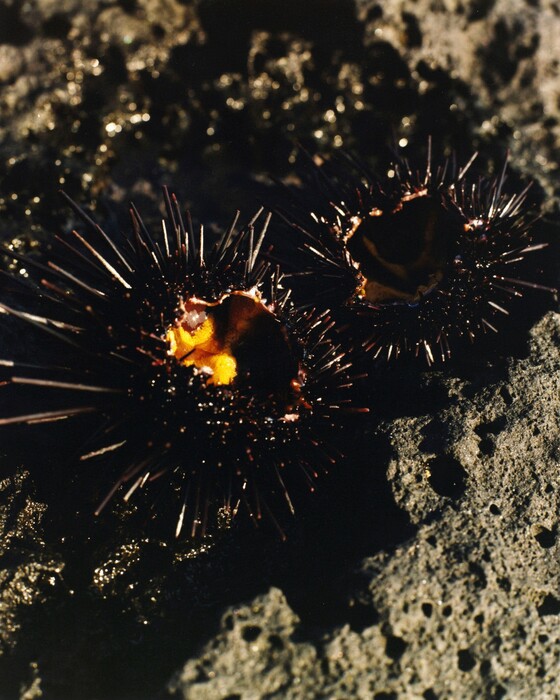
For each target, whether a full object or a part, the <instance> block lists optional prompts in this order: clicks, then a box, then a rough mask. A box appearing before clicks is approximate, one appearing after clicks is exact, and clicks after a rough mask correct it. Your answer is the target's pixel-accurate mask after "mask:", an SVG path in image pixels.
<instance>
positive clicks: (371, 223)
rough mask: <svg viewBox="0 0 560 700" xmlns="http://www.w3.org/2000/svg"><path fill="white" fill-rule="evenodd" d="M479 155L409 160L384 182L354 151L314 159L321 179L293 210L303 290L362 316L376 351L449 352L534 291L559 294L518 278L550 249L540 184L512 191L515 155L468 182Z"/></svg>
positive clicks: (290, 217) (295, 272) (365, 338)
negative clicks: (536, 230) (437, 163)
mask: <svg viewBox="0 0 560 700" xmlns="http://www.w3.org/2000/svg"><path fill="white" fill-rule="evenodd" d="M475 155H476V154H475ZM474 159H475V156H473V158H471V160H470V161H469V162H468V163H467V164H466V165H465V166H464V167H463V168H461V169H458V168H456V167H455V166H452V165H451V164H450V162H449V161H447V162H446V163H445V164H444V165H443V166H442V167H439V168H437V169H435V170H434V169H433V167H432V161H431V154H429V155H428V161H427V166H426V168H425V170H423V171H415V170H413V169H412V168H411V167H410V166H409V164H408V162H407V161H405V160H401V161H398V162H396V163H394V164H393V165H392V166H391V169H390V176H387V177H384V178H382V179H381V178H377V177H374V176H373V175H372V174H371V173H369V172H368V171H367V170H366V169H365V168H364V167H363V166H362V165H361V164H360V163H358V162H357V161H355V160H354V159H353V158H352V157H350V156H347V157H346V158H344V157H342V158H338V159H335V160H334V161H319V162H315V163H314V164H313V167H312V168H311V173H312V178H313V179H314V183H313V184H312V185H311V186H310V187H304V188H303V190H300V191H299V192H298V193H297V194H296V198H295V200H293V201H294V202H295V203H293V204H292V206H291V208H289V209H288V211H284V212H282V215H283V218H284V219H285V221H286V222H287V223H288V224H289V225H290V226H291V227H292V228H294V229H296V230H297V232H298V240H299V251H300V257H299V265H300V268H301V267H305V268H306V269H305V270H304V271H303V272H302V270H301V269H295V268H293V267H292V271H291V274H290V275H289V276H290V277H291V278H292V280H293V281H294V283H295V284H296V287H297V289H298V291H299V292H300V293H301V296H302V298H303V299H305V297H306V296H307V297H308V298H312V299H313V304H314V305H321V304H324V305H326V306H332V307H333V308H334V307H337V306H340V305H342V306H344V307H346V308H347V309H350V310H352V311H353V312H355V315H356V316H358V317H359V323H358V324H357V325H359V326H360V327H361V342H362V344H363V347H364V348H365V349H366V350H367V351H368V352H370V353H372V354H373V355H374V356H375V357H380V356H385V357H386V358H391V357H396V356H398V355H400V354H402V353H413V354H415V355H423V356H424V357H425V358H426V360H427V362H428V364H432V363H433V362H434V361H436V360H437V359H441V360H445V359H448V358H449V357H450V355H451V349H452V347H453V345H454V344H455V343H457V342H458V341H460V340H461V339H467V340H468V341H473V340H474V339H475V337H476V336H478V335H479V334H480V333H483V332H486V331H488V330H490V331H496V330H497V329H496V322H495V321H494V318H495V317H496V316H499V315H504V316H505V315H508V314H509V311H508V309H507V302H508V300H510V299H511V298H512V297H517V296H521V293H522V290H523V288H527V287H530V288H533V289H542V290H547V291H554V290H551V289H549V288H548V287H545V286H543V285H539V284H537V283H535V282H532V281H527V280H524V279H522V278H519V277H518V276H517V274H518V273H517V271H516V267H518V266H519V264H520V263H521V262H522V261H523V260H524V258H525V256H526V255H527V254H529V253H532V252H534V251H537V250H541V249H542V248H544V247H546V245H547V244H546V243H538V242H534V241H533V240H532V236H531V227H532V225H533V224H534V223H535V220H536V219H537V218H538V216H537V215H536V214H535V212H534V211H531V208H530V207H529V206H528V205H527V194H528V190H529V186H527V187H526V188H525V189H523V190H522V191H521V192H518V193H516V194H508V193H506V191H505V179H506V165H507V163H506V164H504V168H503V170H502V172H501V173H500V174H499V175H497V176H496V177H492V178H478V179H473V180H469V177H468V175H469V169H470V168H471V165H472V163H473V161H474ZM308 173H309V171H308ZM307 179H309V178H307ZM292 192H293V191H292ZM297 200H299V203H298V201H297ZM310 201H311V202H312V204H311V205H310ZM310 208H312V210H311V214H310ZM280 256H282V255H281V254H280ZM290 259H293V255H291V256H287V261H289V260H290ZM304 260H306V261H307V262H305V263H304V262H303V261H304ZM309 282H311V284H309Z"/></svg>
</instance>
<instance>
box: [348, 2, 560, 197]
mask: <svg viewBox="0 0 560 700" xmlns="http://www.w3.org/2000/svg"><path fill="white" fill-rule="evenodd" d="M358 7H359V12H360V16H361V17H362V18H364V20H365V22H366V36H367V37H369V38H370V39H371V40H375V39H376V38H377V39H382V40H385V41H388V42H389V43H391V44H392V45H393V46H399V47H400V48H401V50H402V51H403V54H404V55H405V56H406V58H407V63H408V65H409V66H411V67H412V71H413V75H414V72H415V71H419V77H420V79H422V77H423V76H422V73H423V72H424V71H427V73H428V74H429V72H430V71H433V70H435V71H440V70H443V71H445V72H446V73H447V74H448V75H450V76H452V77H453V78H454V79H455V80H459V81H461V82H463V83H464V84H465V85H467V86H468V90H469V92H470V94H471V95H472V96H473V98H474V99H475V100H476V101H477V102H478V103H479V104H480V105H481V106H483V108H484V109H485V110H486V111H487V114H488V118H487V119H486V120H484V122H483V123H482V124H481V125H480V128H481V129H482V130H483V131H484V132H486V133H488V134H492V133H493V134H498V133H500V132H501V131H503V130H504V129H506V130H507V132H508V136H507V141H508V145H509V147H510V149H511V151H512V154H513V155H514V158H515V162H516V163H518V165H519V167H520V168H523V170H525V172H527V173H529V174H530V175H531V177H533V178H535V179H536V180H537V181H539V182H540V183H541V184H542V185H543V186H544V187H545V189H546V190H547V194H548V195H555V196H556V197H557V196H558V192H559V186H558V182H557V181H556V178H553V177H551V175H554V174H557V173H558V157H557V153H558V146H559V139H560V125H559V123H558V99H559V97H560V82H559V78H558V75H559V71H558V62H559V60H560V59H559V55H558V26H559V22H560V6H559V4H558V2H557V1H556V0H544V1H543V2H538V1H537V2H526V1H525V0H464V1H463V0H442V1H437V0H426V1H420V2H414V3H411V2H407V1H406V0H389V1H388V2H383V3H375V2H371V0H370V1H360V2H359V3H358ZM366 40H367V39H366ZM456 108H457V109H461V108H462V105H461V104H460V103H458V104H457V107H456ZM549 201H550V200H549ZM552 201H553V200H552Z"/></svg>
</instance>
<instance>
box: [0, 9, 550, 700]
mask: <svg viewBox="0 0 560 700" xmlns="http://www.w3.org/2000/svg"><path fill="white" fill-rule="evenodd" d="M559 36H560V3H559V2H557V1H553V0H541V2H537V1H535V0H526V1H524V0H494V1H492V0H417V1H416V2H410V1H409V0H384V2H375V1H374V0H356V1H355V2H354V1H353V0H314V1H312V2H311V1H310V2H306V3H303V2H299V1H297V0H293V1H292V0H282V1H281V0H270V1H269V2H262V0H238V1H236V2H234V1H233V0H199V1H198V2H189V1H188V0H120V1H117V0H104V2H96V1H94V0H87V1H84V0H82V1H78V0H64V1H61V0H56V1H55V0H26V2H18V0H0V161H1V164H2V175H1V181H0V237H1V238H2V240H3V241H5V242H7V243H8V244H11V245H13V246H14V247H15V248H17V249H18V250H32V251H34V254H36V255H38V254H39V253H38V249H39V245H38V244H39V243H42V244H45V243H48V239H49V236H51V235H53V233H55V232H57V231H58V230H60V229H63V230H64V229H68V228H70V227H71V226H72V225H74V223H75V222H74V220H73V219H72V217H71V215H70V214H69V212H68V210H67V208H66V206H65V205H64V203H63V202H62V201H61V200H60V199H59V197H58V195H57V190H58V188H59V187H60V186H63V187H64V188H65V189H66V190H67V191H68V192H69V193H70V194H71V195H72V196H74V197H75V198H77V199H78V200H79V201H80V202H81V203H84V204H89V203H91V206H92V207H93V209H94V210H95V209H97V216H98V218H100V219H102V220H103V221H105V222H107V223H108V226H109V227H111V226H112V225H113V224H115V223H116V222H117V220H119V219H120V218H122V219H124V218H125V215H126V206H124V203H125V202H126V201H128V199H129V198H131V197H133V198H134V200H135V202H136V203H137V204H138V206H139V207H140V208H141V209H142V210H143V211H146V209H147V210H148V217H149V216H150V208H151V213H152V215H153V217H154V218H157V216H158V215H157V206H158V204H157V203H158V197H157V190H158V188H159V186H160V185H161V184H166V183H169V182H172V183H174V186H175V188H176V189H177V191H178V193H179V195H180V196H183V198H184V199H185V200H186V202H187V204H189V205H190V206H192V207H193V209H194V213H195V215H198V217H199V218H201V219H202V220H206V221H208V222H209V223H212V222H216V223H223V222H224V221H225V220H226V219H228V218H229V217H230V216H231V213H232V211H233V210H234V209H235V208H237V207H240V208H241V209H243V210H244V212H250V211H252V210H253V209H254V207H255V206H257V204H258V203H259V202H260V201H261V200H263V199H266V198H267V197H268V196H269V194H270V187H269V184H268V183H269V180H268V179H267V178H268V176H269V175H272V176H274V177H276V178H281V177H290V176H293V172H292V168H293V163H294V160H295V158H296V154H297V143H298V142H300V143H303V145H304V146H306V147H307V148H308V149H309V150H310V151H311V152H315V151H327V152H328V151H330V150H333V149H337V148H340V147H341V146H343V147H348V148H349V149H354V150H356V151H357V152H358V153H359V155H360V156H361V157H363V158H364V159H365V160H369V161H371V162H372V163H373V164H374V165H375V164H379V163H381V164H384V163H386V162H387V159H388V158H389V157H390V152H391V146H392V145H393V143H394V142H395V140H396V141H398V142H400V143H401V146H402V148H403V153H404V154H405V155H408V156H410V157H411V158H412V159H413V160H414V159H415V158H416V157H417V155H418V153H419V152H421V151H422V150H424V149H425V144H426V142H427V137H428V135H432V138H433V150H434V155H435V158H436V159H437V158H439V157H440V155H441V154H442V153H443V154H446V155H449V154H450V153H452V152H456V153H457V156H458V159H459V161H461V162H465V161H466V160H467V159H468V158H469V157H470V155H471V153H472V151H473V150H475V149H479V150H480V152H481V153H480V158H479V160H480V162H481V169H482V170H484V169H485V168H487V169H488V170H490V171H492V170H496V169H497V168H499V167H501V163H502V162H503V158H504V153H505V151H506V150H507V149H508V148H509V149H510V151H511V164H512V168H513V171H512V176H511V178H512V179H514V180H515V178H516V177H518V176H520V177H521V178H523V177H531V178H534V179H535V181H536V187H535V188H534V190H535V191H536V196H537V199H539V198H542V205H543V208H544V210H545V212H546V217H545V221H544V222H543V229H544V232H545V234H546V235H548V236H549V238H551V239H552V240H554V237H555V236H557V228H558V218H557V212H558V202H559V200H558V196H559V194H560V189H559V187H560V186H559V182H560V178H558V170H559V166H558V152H559V138H560V131H559V129H560V126H559V121H558V119H559V117H558V115H559V97H560V74H559V71H558V61H559V60H560V46H559V45H558V37H559ZM557 250H558V249H557V247H553V248H551V251H552V252H551V253H550V254H549V255H548V256H547V257H548V258H549V261H550V262H551V267H552V268H554V267H555V268H556V275H557V271H558V261H557ZM4 263H5V266H7V267H10V268H12V269H20V267H21V266H19V267H18V265H16V264H15V263H14V261H13V260H12V259H9V258H8V259H6V260H5V261H4ZM552 273H553V274H554V270H552ZM4 283H5V280H4V278H3V277H0V284H2V285H3V284H4ZM542 308H543V302H542V297H537V296H535V303H534V308H533V309H531V312H530V313H527V314H526V315H525V316H524V315H523V312H522V311H521V307H520V306H518V307H516V308H515V309H514V310H513V314H515V318H514V321H515V322H514V323H513V325H512V328H513V331H512V332H511V333H510V334H509V335H507V334H506V335H504V336H503V338H504V339H503V341H502V342H501V344H500V343H499V342H498V345H496V346H492V345H490V346H487V347H484V348H483V349H482V350H480V351H478V352H477V353H472V355H471V356H470V357H468V358H464V357H463V358H462V359H461V360H460V361H459V362H458V364H455V365H452V366H450V367H449V368H447V369H445V370H439V371H435V372H431V373H423V372H421V371H420V370H418V368H411V367H410V366H406V365H403V366H398V367H397V369H396V370H389V372H388V377H387V378H385V379H384V378H381V379H380V380H379V383H380V385H381V388H380V390H379V391H378V392H377V393H376V392H374V391H373V388H372V398H371V400H372V404H373V405H374V407H375V408H376V412H375V416H376V417H377V416H378V415H381V417H382V418H383V419H384V422H383V424H382V426H381V427H378V428H377V429H376V430H375V431H374V426H373V425H369V426H368V428H367V431H366V435H365V436H364V435H361V436H349V439H348V444H349V448H350V450H351V455H350V458H349V459H348V460H347V462H346V463H344V464H343V465H341V468H340V470H338V471H337V472H336V473H335V474H333V475H332V480H331V481H329V480H325V484H324V487H323V489H322V490H321V493H319V494H318V495H317V497H316V498H315V499H312V502H310V503H309V506H308V510H304V511H303V512H300V513H298V518H297V520H296V521H295V522H294V524H293V525H292V527H291V528H290V531H289V533H288V534H289V539H288V542H287V543H286V544H280V543H278V542H277V541H276V539H274V537H273V536H271V535H270V533H266V532H258V533H256V532H253V531H252V529H251V528H245V527H243V526H239V528H238V529H237V530H235V529H234V531H232V532H226V533H223V534H221V535H219V536H215V537H213V538H212V539H209V540H208V541H204V542H202V543H199V544H198V545H196V546H192V545H191V544H189V543H175V542H168V541H166V539H165V538H164V537H163V535H162V533H161V532H160V531H158V529H157V528H156V527H155V526H152V525H151V524H150V523H146V519H145V517H144V515H143V513H144V510H143V508H145V507H146V506H147V505H148V504H146V503H144V504H142V503H138V504H134V505H130V506H126V507H125V506H123V505H122V504H121V503H118V502H116V503H115V504H114V505H113V510H112V511H110V512H108V513H107V514H106V515H104V517H103V518H101V519H98V520H95V519H94V518H92V516H91V511H92V509H93V507H94V506H92V503H93V504H97V502H98V500H99V498H98V497H99V496H100V493H99V490H100V488H101V487H100V485H99V483H98V479H97V478H96V475H95V474H93V475H92V474H89V473H88V472H86V471H84V470H78V469H76V465H75V463H73V462H72V459H71V458H70V457H68V452H69V451H70V453H71V449H70V450H67V451H66V452H65V456H64V455H62V454H61V450H60V448H61V445H62V444H65V443H70V444H71V445H72V444H73V443H72V441H74V442H78V441H79V439H80V435H83V434H84V432H83V431H84V426H80V425H78V426H77V427H75V428H74V429H73V430H72V431H69V430H68V429H67V428H65V427H64V426H60V427H58V428H54V429H53V432H52V433H50V432H49V433H48V434H47V433H45V434H41V435H40V437H39V434H38V433H35V434H34V437H33V438H32V439H30V438H29V436H28V434H27V433H25V432H24V431H19V430H18V431H16V430H13V431H11V432H10V433H9V435H8V436H6V434H5V433H3V434H2V436H0V439H1V440H2V442H0V460H1V467H2V472H1V477H2V481H1V482H0V533H1V534H2V540H1V544H0V697H1V698H2V700H4V698H6V699H8V698H10V699H11V698H18V697H19V698H21V699H22V700H23V699H24V700H31V699H32V698H38V697H43V698H48V699H51V700H63V699H66V698H68V699H74V698H76V697H81V698H84V699H85V698H102V699H103V700H106V699H109V698H115V699H117V698H118V699H119V700H122V699H123V698H131V699H132V698H134V699H135V700H137V699H138V698H149V697H156V696H157V697H161V696H162V695H163V696H167V695H171V696H173V697H185V698H208V699H213V698H216V700H223V699H224V698H230V700H234V698H241V699H242V700H253V698H255V699H256V698H264V697H267V698H272V697H277V698H307V697H328V698H337V699H340V700H342V699H343V698H349V697H359V698H377V699H378V700H389V699H395V700H396V698H399V699H401V700H407V699H409V698H410V699H411V700H412V699H414V700H416V699H418V698H425V699H426V700H435V699H436V698H439V699H441V700H443V699H444V698H454V699H455V698H504V697H505V698H508V699H511V700H516V699H517V698H532V697H534V698H539V699H540V698H544V699H547V698H551V699H552V698H557V697H560V693H559V691H558V689H557V681H556V679H557V678H558V677H560V660H559V658H558V653H559V651H558V650H559V649H560V644H559V642H560V640H559V633H558V622H559V619H560V580H559V575H560V574H559V569H560V567H559V564H558V561H559V555H560V552H559V537H558V532H559V524H558V513H559V505H560V504H559V498H560V482H559V478H560V469H559V464H558V462H559V451H558V440H559V438H558V420H559V402H560V397H559V391H558V389H559V386H558V384H559V377H560V375H559V369H560V354H559V325H558V324H559V321H558V317H557V316H555V315H553V314H551V315H549V316H547V317H546V318H545V319H544V320H543V321H541V322H540V323H539V324H538V325H537V326H535V328H534V330H533V332H532V336H531V347H530V352H529V351H526V350H525V348H524V347H523V345H524V339H525V336H526V328H527V326H528V325H529V324H530V322H531V321H532V320H535V319H536V318H538V317H539V316H542ZM0 322H1V323H2V326H1V327H0V349H1V353H0V358H2V357H5V356H7V355H8V353H9V351H10V347H13V346H14V345H23V346H24V347H27V346H26V338H25V337H22V334H21V331H19V330H18V329H17V327H15V326H14V324H10V325H9V324H8V323H7V322H6V323H5V319H3V318H2V317H0ZM27 349H28V352H29V354H30V356H32V355H33V351H34V348H33V347H28V348H27ZM508 358H509V359H508ZM376 381H377V380H376ZM1 389H2V391H3V390H4V389H5V387H2V388H1ZM2 396H3V397H5V396H6V393H3V394H2ZM385 404H388V406H387V407H385ZM37 444H41V450H37ZM22 465H23V468H22ZM385 471H386V472H387V478H386V476H385ZM102 490H103V489H102V488H101V491H102ZM220 620H221V622H220ZM169 679H171V680H169Z"/></svg>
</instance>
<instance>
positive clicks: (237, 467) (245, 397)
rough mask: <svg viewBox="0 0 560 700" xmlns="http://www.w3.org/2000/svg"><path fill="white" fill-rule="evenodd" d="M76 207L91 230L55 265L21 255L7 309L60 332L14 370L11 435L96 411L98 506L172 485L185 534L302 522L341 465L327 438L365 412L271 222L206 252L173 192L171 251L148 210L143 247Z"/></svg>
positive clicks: (61, 244)
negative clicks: (285, 513) (287, 285)
mask: <svg viewBox="0 0 560 700" xmlns="http://www.w3.org/2000/svg"><path fill="white" fill-rule="evenodd" d="M69 202H70V204H71V206H72V207H73V208H74V210H75V212H76V213H77V214H78V215H79V216H80V217H81V219H82V220H83V221H84V222H85V224H86V225H87V230H86V232H85V233H79V232H77V231H73V232H72V235H71V236H69V237H57V239H56V241H55V243H54V244H53V246H52V251H51V252H50V253H49V255H48V261H47V262H46V263H42V262H38V261H36V260H33V259H30V258H27V257H25V258H22V259H23V260H24V262H25V267H26V268H27V269H28V270H29V278H28V279H23V280H20V279H18V280H17V286H18V287H19V288H20V291H19V292H18V294H17V295H15V296H14V298H15V299H18V300H19V301H18V302H17V303H13V302H12V301H10V303H9V304H8V303H6V302H5V301H3V302H2V303H1V304H0V310H1V311H3V312H4V313H6V314H9V315H10V316H12V317H16V318H17V319H21V320H22V321H25V322H27V324H28V325H30V326H34V327H36V328H37V329H40V330H41V331H44V332H46V333H48V334H49V335H50V338H49V343H48V345H49V348H45V349H43V350H42V351H41V352H40V353H39V357H38V359H34V360H33V362H32V363H25V362H24V363H19V364H18V363H17V362H14V361H12V360H3V362H2V364H3V365H4V367H5V368H8V371H9V372H10V376H9V382H10V383H11V385H12V387H17V389H18V392H17V394H16V399H17V401H18V404H19V405H20V410H17V411H16V412H14V411H13V406H12V410H11V414H9V415H4V416H2V417H1V418H0V425H4V426H6V425H13V424H17V423H33V422H38V421H40V422H45V421H54V420H58V419H61V418H70V417H72V416H74V415H77V414H83V413H92V414H95V415H97V416H98V418H99V421H98V422H97V423H96V430H95V431H94V434H93V435H92V436H91V439H90V442H89V444H88V445H87V448H84V450H83V452H82V454H81V457H80V459H81V461H82V462H89V460H94V459H98V460H99V459H102V460H104V463H107V462H109V463H110V464H111V469H112V472H111V473H112V474H113V477H112V478H114V483H112V484H111V483H110V484H107V485H106V488H105V489H104V490H105V491H106V494H107V495H106V497H105V499H104V500H103V502H102V503H101V505H100V506H99V509H98V510H101V509H102V508H103V507H104V505H105V504H106V503H107V502H108V500H109V499H110V498H111V497H112V496H113V494H115V492H117V491H118V490H122V492H123V493H124V494H125V498H127V499H128V497H129V496H130V495H131V494H132V493H133V492H134V491H135V490H137V489H139V488H142V487H144V486H145V485H146V484H147V483H149V482H152V481H154V480H156V479H158V477H163V476H165V483H166V486H167V487H168V490H169V491H170V492H171V494H172V495H173V498H175V499H176V500H177V514H178V517H177V525H176V534H177V535H178V534H179V533H180V532H181V529H182V527H183V525H184V524H185V523H187V524H189V525H190V533H191V535H193V536H194V535H196V534H203V533H204V532H205V531H206V530H207V528H208V527H209V523H212V522H214V521H215V520H216V518H218V517H219V516H220V515H224V514H225V516H226V517H232V516H233V515H235V514H236V513H237V511H238V509H239V508H241V509H243V508H244V509H245V510H246V511H247V512H248V513H249V515H250V516H251V518H252V519H254V520H255V521H258V520H259V519H260V518H261V515H262V514H263V513H264V514H268V515H269V516H270V517H271V519H272V520H273V521H274V522H276V520H277V519H276V516H275V514H274V513H273V511H274V507H273V506H274V505H275V503H276V501H278V500H282V501H283V502H284V503H286V504H287V505H288V507H289V509H290V510H293V506H292V500H291V498H290V490H291V488H292V487H294V488H297V484H298V482H301V483H306V484H307V485H308V486H309V487H311V488H313V483H314V479H315V477H316V476H317V474H318V472H320V471H321V470H322V469H324V468H325V467H326V466H328V465H329V464H330V463H331V462H332V461H333V460H334V458H335V454H336V450H335V448H334V447H332V446H330V442H331V441H330V439H329V438H328V437H327V436H328V435H329V433H332V432H333V429H334V428H335V427H337V426H338V425H339V423H340V416H341V414H343V413H344V412H345V411H352V410H356V409H352V407H351V405H350V399H349V389H350V384H351V381H350V380H349V377H348V373H347V369H348V362H347V360H346V359H345V357H344V353H343V352H341V351H340V349H339V348H338V347H335V346H334V345H333V344H332V342H331V341H330V340H329V338H328V331H329V319H328V315H327V313H324V312H323V313H321V314H319V315H318V314H316V313H313V312H305V313H303V312H301V311H300V310H298V309H297V308H296V307H295V306H294V305H293V304H292V302H291V301H290V299H289V296H290V294H289V292H287V291H286V290H284V289H283V286H282V277H281V275H280V273H279V272H278V270H276V269H274V268H272V267H271V266H270V265H269V263H267V262H265V261H263V260H262V259H261V257H260V256H259V249H260V247H261V244H262V242H263V239H264V236H265V233H266V229H267V226H268V223H269V218H270V215H268V216H264V215H263V213H262V211H261V212H259V213H258V214H257V215H256V216H255V217H254V218H253V219H252V220H251V221H250V222H249V224H248V225H246V226H245V227H244V228H242V229H241V230H238V229H237V222H238V216H239V214H238V215H237V216H236V217H235V219H234V221H233V222H232V224H231V226H230V227H229V228H228V230H227V231H226V232H225V233H224V234H223V235H222V236H221V237H219V239H218V240H217V241H216V242H215V243H214V244H213V245H212V246H205V243H204V229H203V228H202V227H200V231H199V232H197V233H196V235H195V231H194V229H193V226H192V224H191V222H190V217H189V216H188V215H186V217H185V218H183V217H182V214H181V211H180V208H179V206H178V205H177V201H176V199H175V197H174V196H172V195H170V194H169V193H168V192H167V191H166V190H165V203H166V210H167V217H166V218H165V219H164V220H163V222H162V235H161V237H160V239H159V240H156V239H155V238H154V237H152V235H151V234H150V232H149V231H148V229H147V227H146V226H145V225H144V223H143V221H142V219H141V217H140V215H139V214H138V212H137V210H136V208H135V207H134V206H132V208H131V218H132V232H131V235H130V236H129V237H127V236H125V235H122V237H121V238H120V239H119V240H113V239H112V238H111V237H110V236H109V235H108V234H107V233H106V232H105V231H103V229H102V228H101V227H100V226H98V225H97V224H96V223H95V222H94V221H93V220H92V219H91V218H90V217H89V216H88V215H87V214H86V213H85V212H84V211H83V210H81V209H80V208H79V207H78V206H77V205H76V204H75V203H74V202H73V201H72V200H70V199H69ZM263 219H264V221H262V220H263ZM259 221H262V223H259V224H258V225H257V223H258V222H259ZM184 222H186V223H184ZM9 255H10V256H12V257H17V255H16V254H15V253H13V252H10V253H9ZM12 281H14V283H15V282H16V281H15V280H14V279H13V278H12ZM22 295H23V296H22ZM26 391H27V392H31V393H32V395H33V397H34V398H30V396H31V394H30V395H29V397H28V395H26V393H25V392H26ZM33 392H35V393H33ZM29 405H33V409H34V410H32V411H29ZM21 407H23V408H21ZM25 409H27V410H25ZM4 410H6V409H4ZM84 468H86V467H85V465H84ZM160 483H161V481H160Z"/></svg>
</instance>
